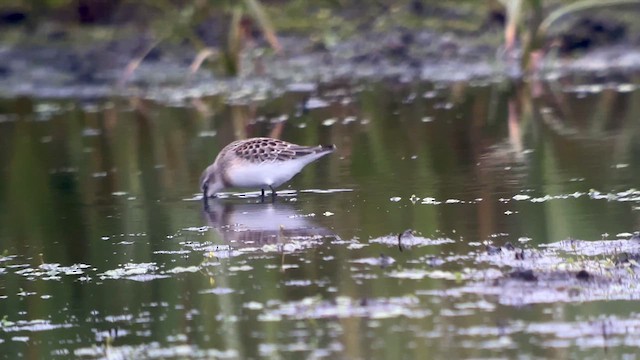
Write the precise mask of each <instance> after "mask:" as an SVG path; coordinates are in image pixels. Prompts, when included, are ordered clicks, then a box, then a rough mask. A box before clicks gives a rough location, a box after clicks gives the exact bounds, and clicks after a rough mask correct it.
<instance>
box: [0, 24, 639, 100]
mask: <svg viewBox="0 0 640 360" xmlns="http://www.w3.org/2000/svg"><path fill="white" fill-rule="evenodd" d="M279 40H280V42H281V44H282V51H281V52H280V53H278V54H276V53H274V52H273V51H271V50H270V49H268V48H267V47H266V46H262V45H261V44H254V45H253V46H252V47H250V48H247V49H246V50H245V51H244V52H243V53H242V57H241V66H240V68H241V70H240V73H239V75H238V76H237V77H231V76H227V75H224V74H223V73H222V72H221V71H220V69H219V66H217V65H216V64H217V62H218V61H216V60H214V61H212V62H210V64H209V65H213V66H203V67H201V68H199V69H198V70H197V71H196V72H195V73H191V71H190V66H191V64H192V63H193V60H194V58H195V57H196V56H197V51H195V49H193V48H192V47H190V46H188V45H179V44H173V43H160V44H159V45H158V46H157V47H155V48H153V50H152V51H151V52H150V53H149V54H148V55H147V56H146V57H145V58H144V59H143V61H142V62H141V63H140V65H139V67H138V68H137V69H136V70H135V71H134V72H133V73H132V74H131V76H130V77H129V78H128V79H127V81H126V82H123V81H122V79H123V73H124V71H125V70H124V69H125V68H126V67H127V65H128V64H129V63H130V62H131V60H132V59H133V58H135V57H136V56H137V54H139V53H140V51H141V50H140V49H143V48H144V47H146V46H149V45H148V44H150V43H152V42H153V39H151V38H149V37H148V36H144V35H141V36H138V37H137V38H127V39H120V40H108V41H106V40H105V41H96V42H92V43H90V44H78V43H74V42H68V41H57V40H55V39H54V40H51V41H47V42H45V43H35V42H28V41H27V42H21V43H17V44H13V45H8V44H6V43H4V44H2V43H0V64H2V65H0V97H2V98H14V97H19V96H25V97H33V98H40V99H66V98H77V99H85V100H90V99H104V98H111V97H120V96H123V97H130V96H137V97H143V98H149V99H153V100H157V101H160V102H165V103H173V102H181V101H183V100H184V99H187V98H197V97H202V96H210V95H224V96H226V97H227V98H229V99H235V100H236V101H237V100H240V101H246V100H252V99H263V98H265V97H274V96H277V95H278V94H281V93H283V92H286V91H300V90H301V89H302V90H304V91H305V92H306V91H310V92H313V91H314V90H315V89H316V88H317V86H318V85H322V84H332V83H342V84H353V83H359V82H363V81H364V82H378V81H383V80H384V81H393V82H400V83H412V82H416V81H430V82H445V83H448V82H456V81H470V80H480V81H490V82H500V81H503V80H505V79H513V80H520V79H523V78H525V79H526V78H528V77H529V75H526V74H524V73H523V71H522V70H521V69H520V67H519V64H518V61H517V59H516V60H513V59H512V60H509V59H506V58H505V57H504V56H502V53H503V51H502V50H501V48H500V47H499V46H498V47H496V46H492V45H490V44H486V43H485V44H482V43H478V42H477V41H474V40H473V39H471V38H470V37H464V36H457V35H453V34H441V33H436V32H432V31H426V30H425V31H414V32H408V31H406V30H397V31H391V32H387V33H384V34H380V33H370V34H363V35H359V36H357V37H354V38H350V39H348V40H345V41H341V42H339V43H337V44H335V45H333V46H331V47H326V46H318V45H317V43H314V42H313V41H311V40H310V39H309V38H308V37H304V36H299V35H281V36H280V37H279ZM543 66H544V68H543V69H542V71H540V72H539V73H538V74H536V77H542V78H543V79H553V80H556V79H558V78H563V77H569V78H574V79H579V80H577V81H578V82H583V83H589V82H590V81H596V82H605V83H606V82H612V81H613V82H619V81H622V82H628V81H630V80H629V79H630V78H631V79H635V78H637V74H638V73H639V72H640V49H638V48H630V47H627V46H622V45H613V46H609V47H601V48H598V49H594V50H593V51H590V52H588V53H587V54H585V55H583V56H579V57H575V58H564V59H559V60H557V59H547V60H545V61H544V62H543ZM631 81H633V80H631Z"/></svg>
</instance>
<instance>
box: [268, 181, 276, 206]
mask: <svg viewBox="0 0 640 360" xmlns="http://www.w3.org/2000/svg"><path fill="white" fill-rule="evenodd" d="M269 189H271V202H275V201H276V191H275V190H274V189H273V186H271V185H269Z"/></svg>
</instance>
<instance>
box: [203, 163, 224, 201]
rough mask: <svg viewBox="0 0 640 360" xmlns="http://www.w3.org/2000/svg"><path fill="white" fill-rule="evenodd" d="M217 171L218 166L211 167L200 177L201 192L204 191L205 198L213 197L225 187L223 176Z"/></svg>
mask: <svg viewBox="0 0 640 360" xmlns="http://www.w3.org/2000/svg"><path fill="white" fill-rule="evenodd" d="M216 169H217V167H216V164H213V165H209V167H207V168H206V169H205V170H204V171H203V172H202V176H200V190H202V196H204V197H207V198H208V197H213V196H215V195H216V194H217V193H218V192H220V190H222V189H224V187H225V186H224V183H223V182H222V176H221V175H220V174H219V173H218V171H216Z"/></svg>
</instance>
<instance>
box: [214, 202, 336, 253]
mask: <svg viewBox="0 0 640 360" xmlns="http://www.w3.org/2000/svg"><path fill="white" fill-rule="evenodd" d="M204 214H205V216H206V218H207V221H208V222H209V225H210V226H211V227H212V228H213V229H214V230H215V231H216V232H217V233H218V234H220V237H221V238H222V239H223V240H224V242H225V244H228V245H232V246H236V247H245V246H263V245H268V244H278V243H282V242H285V241H289V240H295V241H297V242H304V241H308V242H313V241H318V240H320V239H322V238H324V237H336V235H335V234H334V233H333V232H331V231H330V230H328V229H326V228H323V227H319V226H316V225H315V224H314V223H313V222H312V221H311V219H312V217H311V216H309V215H308V214H304V213H302V212H301V211H299V210H297V209H294V208H293V207H292V206H290V205H289V204H285V203H282V202H277V201H276V202H274V203H269V204H264V203H233V202H231V201H228V200H227V201H225V200H222V199H212V200H210V202H209V209H208V210H207V211H205V212H204Z"/></svg>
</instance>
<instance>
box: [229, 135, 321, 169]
mask: <svg viewBox="0 0 640 360" xmlns="http://www.w3.org/2000/svg"><path fill="white" fill-rule="evenodd" d="M332 149H333V145H328V146H302V145H296V144H292V143H289V142H286V141H282V140H278V139H271V138H254V139H249V140H240V141H236V142H233V143H231V144H229V145H228V147H227V149H226V151H232V152H234V154H235V155H236V156H238V157H239V158H241V159H243V160H247V161H250V162H254V163H263V162H279V161H286V160H293V159H296V158H299V157H302V156H305V155H309V154H313V153H317V152H320V151H327V150H332Z"/></svg>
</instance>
